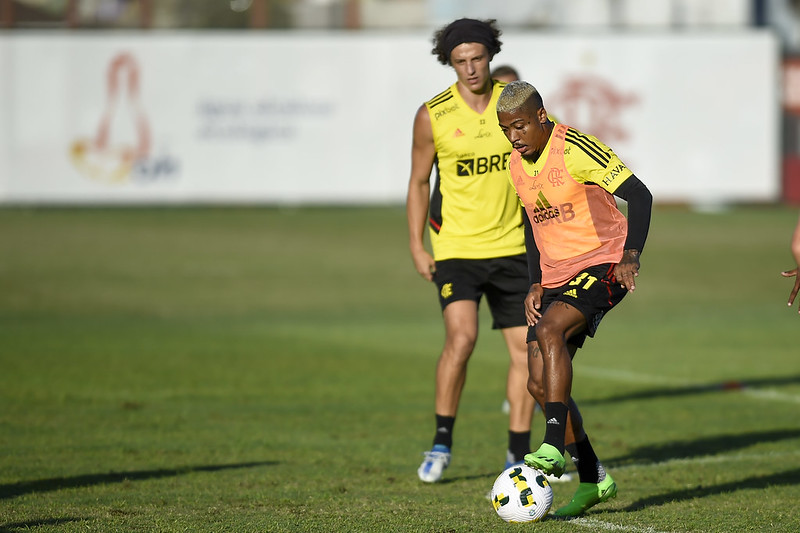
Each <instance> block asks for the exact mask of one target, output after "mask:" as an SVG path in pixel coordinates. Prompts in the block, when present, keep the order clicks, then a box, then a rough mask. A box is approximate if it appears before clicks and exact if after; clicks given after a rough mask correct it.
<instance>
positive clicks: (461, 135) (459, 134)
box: [453, 128, 464, 137]
mask: <svg viewBox="0 0 800 533" xmlns="http://www.w3.org/2000/svg"><path fill="white" fill-rule="evenodd" d="M463 136H464V132H463V131H461V129H460V128H456V131H455V133H453V137H463Z"/></svg>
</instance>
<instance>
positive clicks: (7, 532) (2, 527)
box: [0, 518, 83, 533]
mask: <svg viewBox="0 0 800 533" xmlns="http://www.w3.org/2000/svg"><path fill="white" fill-rule="evenodd" d="M81 520H83V519H82V518H43V519H41V520H28V521H27V522H11V523H8V524H0V533H12V532H14V531H29V530H30V529H32V528H35V527H42V526H60V525H61V524H69V523H70V522H80V521H81Z"/></svg>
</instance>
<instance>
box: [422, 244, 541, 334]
mask: <svg viewBox="0 0 800 533" xmlns="http://www.w3.org/2000/svg"><path fill="white" fill-rule="evenodd" d="M433 281H434V283H436V287H437V289H438V290H439V303H440V304H441V306H442V311H444V308H445V307H447V304H449V303H452V302H455V301H458V300H474V301H475V302H476V303H478V304H480V301H481V296H482V295H483V294H486V300H487V301H488V302H489V310H490V311H491V313H492V320H493V322H492V328H493V329H505V328H511V327H515V326H524V325H525V324H527V323H528V322H527V320H525V296H527V294H528V289H530V283H529V281H528V259H527V257H526V256H525V254H520V255H512V256H508V257H497V258H492V259H446V260H444V261H437V262H436V272H434V274H433Z"/></svg>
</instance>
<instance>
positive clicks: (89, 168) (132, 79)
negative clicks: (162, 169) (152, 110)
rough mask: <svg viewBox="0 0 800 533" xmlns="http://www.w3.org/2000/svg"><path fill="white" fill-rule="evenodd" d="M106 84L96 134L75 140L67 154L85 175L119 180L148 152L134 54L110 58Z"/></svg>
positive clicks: (147, 132) (144, 117)
mask: <svg viewBox="0 0 800 533" xmlns="http://www.w3.org/2000/svg"><path fill="white" fill-rule="evenodd" d="M106 83H107V96H106V104H105V110H104V111H103V113H102V115H101V117H100V122H99V123H98V126H97V133H96V134H95V136H94V138H91V139H79V140H77V141H75V142H74V143H73V144H72V147H71V150H70V155H71V157H72V161H73V163H74V164H75V166H76V167H77V168H78V169H79V170H80V171H81V172H82V173H83V174H85V175H87V176H88V177H90V178H92V179H97V180H100V181H107V182H119V181H123V180H125V179H127V177H128V176H129V174H130V172H131V169H132V168H133V166H134V164H136V163H137V162H138V161H141V160H144V159H146V158H147V156H148V154H149V152H150V127H149V125H148V122H147V117H146V116H145V114H144V112H143V111H142V109H141V106H140V103H139V66H138V64H137V62H136V60H135V59H134V57H133V56H132V55H130V54H128V53H121V54H118V55H117V56H116V57H114V58H113V59H112V60H111V64H110V65H109V68H108V79H107V82H106ZM124 130H127V131H124ZM112 132H113V133H112Z"/></svg>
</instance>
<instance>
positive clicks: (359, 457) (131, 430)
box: [0, 207, 800, 533]
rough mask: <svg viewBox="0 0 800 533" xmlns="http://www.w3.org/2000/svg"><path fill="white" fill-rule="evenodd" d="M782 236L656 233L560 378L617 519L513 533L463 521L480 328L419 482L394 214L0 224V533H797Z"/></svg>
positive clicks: (479, 493) (416, 323)
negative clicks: (438, 456) (445, 428)
mask: <svg viewBox="0 0 800 533" xmlns="http://www.w3.org/2000/svg"><path fill="white" fill-rule="evenodd" d="M796 220H797V210H796V209H788V208H779V207H748V208H744V207H742V208H735V209H731V210H728V211H724V212H721V213H698V212H692V211H689V210H685V209H680V208H665V207H661V208H657V209H656V211H655V213H654V218H653V224H652V228H651V237H650V240H649V242H648V247H647V249H646V250H645V254H644V256H643V258H642V272H641V276H640V277H639V279H638V283H637V290H636V293H635V294H634V295H633V296H632V297H630V298H628V299H626V301H625V302H623V304H622V305H621V306H620V307H619V308H618V309H617V310H615V311H614V312H613V313H611V314H610V315H609V317H608V318H607V319H606V320H605V321H604V323H603V324H602V326H601V328H600V331H599V332H598V336H597V338H596V339H594V340H593V341H591V342H589V343H588V344H587V348H586V349H585V350H583V351H582V352H580V353H579V355H578V358H577V359H576V362H575V374H576V377H575V387H574V396H575V397H576V399H577V400H578V401H579V403H581V404H582V406H583V412H584V416H585V422H586V425H587V429H588V431H589V432H590V435H591V436H592V440H593V443H594V445H595V448H596V449H597V451H598V454H599V455H600V456H601V458H602V459H603V460H604V463H605V465H606V467H607V468H608V470H609V471H610V472H612V474H613V475H614V477H615V479H616V480H617V483H618V485H619V496H618V497H617V498H616V499H615V500H612V501H611V502H609V503H607V504H603V505H601V506H598V507H597V508H595V509H593V510H592V511H591V512H589V513H588V514H587V515H586V516H585V517H584V518H581V519H578V520H573V521H568V522H565V521H558V520H553V519H550V520H545V521H543V522H540V523H538V524H527V525H520V524H506V523H504V522H502V521H501V520H500V519H499V518H498V517H497V516H496V515H495V513H494V511H493V510H492V509H491V507H490V504H489V502H488V501H487V500H486V499H485V498H484V495H485V493H486V492H487V491H488V490H489V489H490V487H491V484H492V482H493V480H494V478H495V476H496V475H497V474H498V473H499V470H500V469H501V467H502V464H503V461H504V453H505V445H506V420H505V416H504V415H503V414H502V412H501V410H500V406H501V403H502V401H503V397H504V390H503V389H504V375H505V372H506V367H507V365H506V358H507V356H506V354H505V350H504V348H503V344H502V341H501V339H500V337H499V335H498V334H497V333H496V332H493V331H491V330H490V329H489V321H488V320H487V318H488V313H487V312H486V309H482V319H483V322H482V329H481V338H480V340H479V342H478V348H477V351H476V353H475V354H474V356H473V360H472V362H471V364H470V375H469V377H468V381H467V385H466V390H465V393H464V396H463V399H462V405H461V410H460V412H459V418H458V422H457V424H456V428H455V448H454V457H453V463H452V464H451V466H450V468H449V469H448V471H447V473H446V481H445V482H443V483H441V484H438V485H434V486H429V485H423V484H421V483H420V482H419V481H418V480H417V477H416V473H415V470H416V468H417V466H418V465H419V462H420V461H421V459H422V456H421V452H422V451H423V450H424V449H426V448H428V446H429V445H430V439H431V437H432V431H433V415H432V404H433V371H434V365H435V361H436V358H437V356H438V351H439V349H440V347H441V342H442V325H441V319H440V313H439V310H438V304H437V302H436V298H435V292H434V290H433V288H432V286H429V285H428V284H427V283H425V282H424V281H422V280H421V279H420V278H418V276H417V275H416V273H415V272H414V269H413V267H412V264H411V260H410V258H409V255H408V252H407V245H406V242H407V239H406V230H405V215H404V211H403V209H402V208H401V207H381V208H377V207H376V208H309V209H288V208H287V209H278V208H272V209H267V208H263V209H259V208H236V209H234V208H230V209H221V208H220V209H212V208H208V209H205V208H203V209H201V208H186V209H119V210H112V209H22V208H19V209H3V210H0V254H2V255H1V256H0V531H5V532H17V531H37V532H40V531H41V532H45V531H47V532H50V531H58V532H67V531H70V532H77V531H102V532H106V531H164V532H178V531H180V532H188V531H215V532H216V531H218V532H222V531H226V532H265V531H268V532H278V531H320V532H322V531H326V532H327V531H341V532H351V531H423V532H424V531H430V532H462V531H474V532H489V531H522V530H526V531H527V530H531V531H542V532H573V531H586V532H589V531H601V532H602V531H613V532H618V531H623V532H635V533H638V532H641V533H645V532H646V533H654V532H679V531H680V532H684V531H692V532H704V533H709V532H726V533H727V532H739V531H770V532H773V533H776V532H784V531H785V532H797V531H800V511H799V510H798V507H797V503H798V501H800V416H798V413H800V316H798V313H797V305H795V307H794V309H788V308H787V306H786V299H787V297H788V294H789V290H790V282H789V281H788V280H786V279H784V278H781V277H780V275H779V272H780V271H781V270H783V269H785V268H787V267H789V266H790V265H791V256H790V254H789V240H790V237H791V232H792V229H793V227H794V224H795V222H796ZM542 433H543V421H542V419H541V415H538V416H537V418H536V419H535V421H534V444H538V441H539V440H540V439H541V435H542ZM576 486H577V481H575V482H572V483H570V484H566V485H564V484H560V485H556V486H555V487H554V490H555V502H554V505H555V506H560V505H562V504H564V503H565V502H566V501H568V500H569V498H570V497H571V495H572V492H573V491H574V490H575V488H576Z"/></svg>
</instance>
